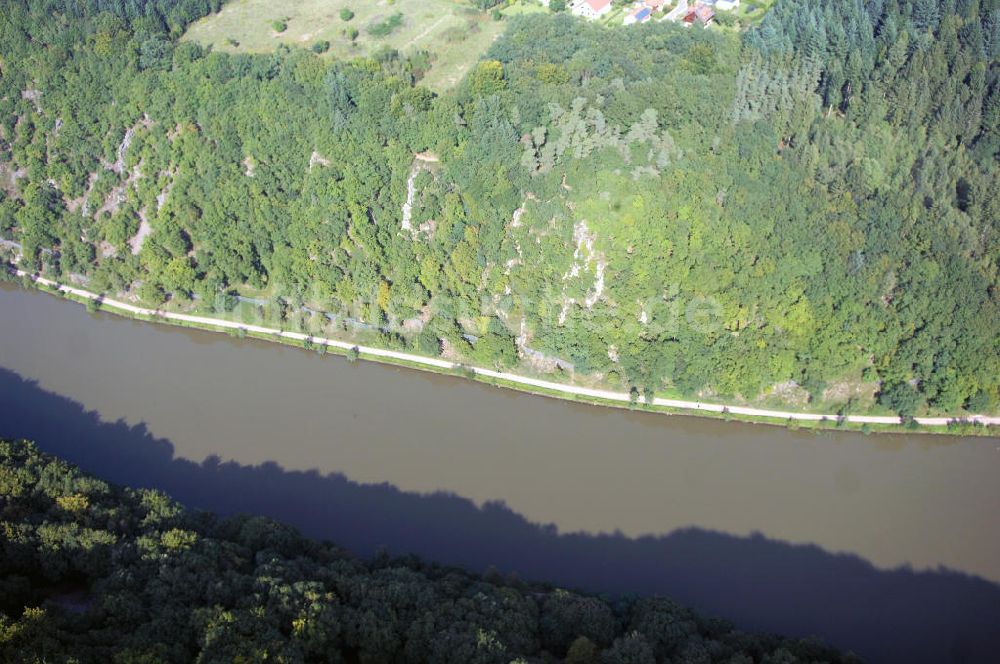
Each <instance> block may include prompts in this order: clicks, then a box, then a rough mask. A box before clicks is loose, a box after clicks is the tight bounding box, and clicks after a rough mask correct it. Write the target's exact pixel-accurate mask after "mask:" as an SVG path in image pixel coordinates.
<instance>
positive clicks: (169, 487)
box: [0, 369, 1000, 663]
mask: <svg viewBox="0 0 1000 664" xmlns="http://www.w3.org/2000/svg"><path fill="white" fill-rule="evenodd" d="M0 435H2V436H4V437H14V438H20V437H23V438H29V439H32V440H35V441H37V442H38V444H39V446H40V447H41V448H42V449H43V450H45V451H47V452H50V453H53V454H57V455H59V456H61V457H63V458H65V459H68V460H70V461H72V462H74V463H77V464H79V465H80V466H81V467H82V468H83V469H84V470H87V471H89V472H92V473H94V474H96V475H98V476H100V477H103V478H105V479H107V480H109V481H113V482H117V483H122V484H128V485H131V486H142V487H155V488H158V489H162V490H163V491H166V492H167V493H169V494H171V495H172V496H174V497H175V498H177V499H178V500H180V501H182V502H183V503H186V504H187V505H190V506H193V507H199V508H204V509H208V510H212V511H216V512H220V513H232V512H251V513H258V514H264V515H267V516H271V517H274V518H276V519H280V520H282V521H286V522H288V523H291V524H293V525H295V526H297V527H299V528H300V529H301V530H302V531H303V532H304V533H306V534H307V535H310V536H313V537H317V538H322V539H330V540H332V541H335V542H337V543H338V544H340V545H342V546H345V547H347V548H349V549H351V550H353V551H355V552H356V553H358V554H361V555H369V554H371V553H373V552H374V551H375V550H377V549H378V548H380V547H384V548H386V549H388V550H389V551H390V552H392V553H399V554H403V553H411V552H412V553H415V554H417V555H419V556H422V557H424V558H426V559H428V560H434V561H437V562H442V563H451V564H458V565H463V566H465V567H467V568H469V569H471V570H474V571H484V570H485V569H486V568H487V567H488V566H490V565H494V566H496V567H497V568H498V569H499V570H500V571H502V572H510V571H516V572H518V573H519V574H520V575H521V576H522V577H524V578H530V579H538V580H544V581H550V582H553V583H556V584H560V585H565V586H571V587H577V588H583V589H587V590H593V591H598V592H607V593H637V594H654V593H659V594H665V595H670V596H672V597H674V598H676V599H678V600H680V601H682V602H684V603H686V604H689V605H691V606H693V607H695V608H698V609H700V610H701V611H703V612H705V613H708V614H712V615H718V616H722V617H725V618H728V619H730V620H732V621H733V622H735V623H736V624H737V625H739V626H740V627H743V628H746V629H763V630H768V631H775V632H780V633H784V634H788V635H794V636H808V635H815V636H819V637H821V638H823V639H824V640H826V641H827V642H828V643H831V644H832V645H836V646H838V647H841V648H845V649H853V650H854V651H855V652H857V653H859V654H861V655H862V656H864V657H865V658H866V659H868V660H869V661H874V662H935V663H939V662H995V661H997V659H996V657H997V656H998V653H1000V586H998V585H995V584H992V583H990V582H988V581H985V580H982V579H979V578H975V577H970V576H967V575H964V574H959V573H956V572H951V571H947V570H941V571H936V572H919V573H915V572H912V571H910V570H906V569H899V570H893V571H883V570H879V569H876V568H875V567H873V566H872V565H870V564H869V563H868V562H866V561H865V560H863V559H861V558H858V557H856V556H853V555H834V554H830V553H827V552H825V551H823V550H822V549H820V548H818V547H815V546H800V545H791V544H787V543H784V542H780V541H775V540H770V539H767V538H765V537H762V536H754V537H734V536H730V535H726V534H723V533H718V532H709V531H704V530H698V529H687V530H682V531H675V532H672V533H670V534H668V535H664V536H661V537H647V538H639V539H630V538H627V537H624V536H620V535H600V536H592V535H584V534H569V535H563V534H559V533H558V532H557V531H556V529H555V528H554V527H551V526H543V525H538V524H534V523H530V522H528V521H527V520H525V519H524V518H523V517H521V516H520V515H518V514H516V513H514V512H512V511H511V510H509V509H508V508H507V507H505V506H503V505H501V504H490V505H486V506H484V507H482V508H479V507H477V506H476V505H475V504H473V503H472V502H470V501H468V500H466V499H464V498H461V497H459V496H455V495H449V494H433V495H425V494H416V493H405V492H402V491H400V490H398V489H396V488H395V487H393V486H390V485H362V484H358V483H355V482H352V481H351V480H349V479H348V478H346V477H344V476H342V475H336V474H333V475H322V474H320V473H318V472H315V471H312V472H296V471H287V470H284V469H282V468H281V467H280V466H278V465H277V464H274V463H267V464H263V465H261V466H244V465H240V464H238V463H231V462H229V463H223V462H220V461H219V460H218V459H209V460H207V461H206V462H204V463H201V464H197V463H193V462H191V461H187V460H184V459H177V458H175V457H174V450H173V445H172V444H171V443H170V442H169V441H166V440H162V439H157V438H154V437H153V436H152V435H151V434H150V433H149V432H148V431H147V430H146V428H145V427H144V426H141V425H140V426H128V425H127V424H125V423H122V422H118V423H105V422H102V421H101V420H100V418H99V417H98V416H97V415H96V414H95V413H89V412H85V411H84V410H83V408H82V407H81V406H80V404H78V403H76V402H74V401H71V400H69V399H66V398H64V397H61V396H59V395H56V394H52V393H49V392H46V391H44V390H42V389H41V388H39V387H38V385H37V384H36V383H34V382H31V381H27V380H24V379H22V378H21V377H20V376H18V375H17V374H15V373H12V372H10V371H7V370H4V369H0ZM275 444H281V441H275Z"/></svg>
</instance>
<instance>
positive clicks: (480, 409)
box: [0, 285, 1000, 661]
mask: <svg viewBox="0 0 1000 664" xmlns="http://www.w3.org/2000/svg"><path fill="white" fill-rule="evenodd" d="M0 418H2V420H0V435H3V436H21V437H29V438H34V439H36V440H38V441H39V443H40V445H41V446H42V447H43V449H46V450H49V451H53V452H56V453H59V454H62V455H63V456H66V457H67V458H70V459H72V460H74V461H76V462H78V463H80V464H81V465H82V466H83V467H84V468H86V469H88V470H91V471H93V472H95V473H97V474H99V475H102V476H104V477H106V478H108V479H110V480H113V481H119V482H128V483H129V484H133V485H142V486H155V487H158V488H163V489H165V490H167V491H169V492H171V493H172V494H173V495H175V496H176V497H177V498H178V499H180V500H182V501H183V502H186V503H188V504H190V505H193V506H196V507H203V508H207V509H212V510H216V511H220V512H233V511H250V512H259V513H264V514H268V515H272V516H275V517H278V518H282V519H284V520H287V521H289V522H292V523H294V524H295V525H297V526H299V527H300V528H301V529H302V530H303V531H304V532H306V533H308V534H310V535H313V536H318V537H325V538H328V539H332V540H334V541H336V542H338V543H340V544H342V545H344V546H346V547H348V548H350V549H352V550H354V551H356V552H358V553H360V554H362V555H368V554H371V553H372V552H373V551H375V550H377V549H378V548H380V547H386V548H387V549H388V550H389V551H390V552H392V553H406V552H414V553H417V554H418V555H422V556H424V557H427V558H429V559H433V560H437V561H441V562H447V563H454V564H461V565H464V566H467V567H470V568H472V569H474V570H477V571H484V570H485V569H486V568H487V567H488V566H495V567H496V568H497V570H498V571H499V572H500V573H504V574H506V573H509V572H517V573H519V574H520V575H521V576H523V577H528V578H536V579H542V580H551V581H554V582H558V583H561V584H564V585H569V586H576V587H582V588H588V589H593V590H598V591H606V592H658V593H666V594H670V595H672V596H674V597H676V598H677V599H679V600H681V601H683V602H686V603H689V604H692V605H694V606H696V607H697V608H699V609H701V610H703V611H706V612H708V613H713V614H718V615H722V616H724V617H727V618H730V619H732V620H734V621H735V622H737V623H738V624H740V625H741V626H744V625H745V626H746V627H748V628H755V629H770V630H775V631H782V632H786V633H790V634H795V635H802V636H805V635H809V634H815V635H819V636H821V637H823V638H825V639H826V640H828V641H829V642H831V643H833V644H835V645H838V646H841V647H846V648H853V649H855V650H856V651H858V652H859V653H861V654H863V655H866V656H868V657H870V658H872V659H873V660H875V661H903V658H904V657H905V658H906V660H907V661H978V660H979V656H980V655H983V654H984V653H986V652H988V651H989V650H988V649H993V652H994V653H995V652H996V648H998V647H1000V585H998V582H1000V441H998V440H997V439H996V438H960V437H946V436H925V435H914V436H900V435H872V436H864V435H861V434H855V433H847V432H823V433H813V432H808V431H792V430H788V429H783V428H779V427H773V426H766V425H754V424H744V423H734V422H724V421H720V420H713V419H702V418H696V417H688V416H664V415H657V414H649V413H641V412H629V411H622V410H611V409H604V408H599V407H592V406H584V405H579V404H573V403H568V402H563V401H558V400H554V399H547V398H543V397H538V396H531V395H525V394H520V393H517V392H513V391H508V390H504V389H501V388H495V387H489V386H485V385H481V384H476V383H472V382H469V381H464V380H461V379H457V378H452V377H445V376H437V375H433V374H428V373H423V372H418V371H414V370H409V369H401V368H395V367H389V366H383V365H378V364H373V363H368V362H359V363H355V364H351V363H348V362H347V361H346V360H344V359H342V358H340V357H335V356H327V357H323V358H320V357H318V356H317V355H316V354H315V353H313V352H308V351H304V350H298V349H293V348H287V347H280V346H277V345H275V344H269V343H266V342H261V341H254V340H246V339H244V340H240V339H234V338H230V337H228V336H225V335H221V334H213V333H207V332H200V331H191V330H184V329H180V328H172V327H167V326H163V325H156V324H150V323H141V322H136V321H131V320H127V319H123V318H120V317H116V316H113V315H110V314H105V313H98V314H88V313H87V312H86V311H85V309H84V308H83V307H82V306H80V305H77V304H73V303H70V302H66V301H61V300H60V299H58V298H56V297H53V296H51V295H47V294H44V293H39V292H31V291H25V290H22V289H20V288H16V287H13V286H9V285H3V286H2V287H0ZM935 630H936V631H935ZM970 657H971V659H970ZM983 661H985V660H983Z"/></svg>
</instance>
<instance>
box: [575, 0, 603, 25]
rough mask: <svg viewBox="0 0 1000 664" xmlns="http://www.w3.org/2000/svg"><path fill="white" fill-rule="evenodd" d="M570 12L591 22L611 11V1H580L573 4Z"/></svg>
mask: <svg viewBox="0 0 1000 664" xmlns="http://www.w3.org/2000/svg"><path fill="white" fill-rule="evenodd" d="M570 11H571V12H573V14H575V15H576V16H582V17H583V18H588V19H590V20H591V21H593V20H594V19H596V18H600V17H601V16H604V15H605V14H607V13H608V12H610V11H611V0H580V1H579V2H575V3H573V5H572V6H571V7H570Z"/></svg>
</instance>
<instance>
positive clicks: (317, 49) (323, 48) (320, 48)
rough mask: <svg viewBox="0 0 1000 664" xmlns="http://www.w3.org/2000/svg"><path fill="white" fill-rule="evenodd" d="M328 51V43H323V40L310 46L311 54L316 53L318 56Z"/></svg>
mask: <svg viewBox="0 0 1000 664" xmlns="http://www.w3.org/2000/svg"><path fill="white" fill-rule="evenodd" d="M329 50H330V42H328V41H325V40H324V41H318V42H316V43H315V44H313V45H312V52H313V53H317V54H319V53H326V52H327V51H329Z"/></svg>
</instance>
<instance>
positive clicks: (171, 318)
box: [14, 270, 1000, 434]
mask: <svg viewBox="0 0 1000 664" xmlns="http://www.w3.org/2000/svg"><path fill="white" fill-rule="evenodd" d="M14 272H15V274H17V275H18V276H20V277H27V278H28V279H30V280H32V281H33V282H34V284H35V285H36V286H38V287H40V288H41V289H43V290H47V291H49V292H54V293H57V294H60V295H62V296H64V297H67V298H69V299H73V300H76V301H79V302H84V303H86V302H96V303H99V305H100V306H101V308H102V309H104V310H107V311H110V312H112V313H117V314H122V315H128V316H130V317H133V318H137V319H140V320H147V321H151V322H166V323H170V324H174V325H181V326H187V327H196V328H200V329H206V330H211V331H217V332H226V333H229V334H242V335H246V336H252V337H255V338H260V339H265V340H269V341H277V342H281V343H290V344H292V345H297V346H310V347H319V346H322V347H324V348H326V349H329V350H331V351H332V352H335V353H339V354H342V355H348V356H357V357H358V358H360V359H365V360H373V361H378V362H386V363H390V364H396V365H400V366H407V367H411V368H415V369H421V370H425V371H434V372H437V373H445V374H449V375H456V376H462V377H466V378H470V379H473V380H479V381H481V382H485V383H489V384H492V385H497V386H499V387H505V388H509V389H516V390H520V391H524V392H529V393H532V394H539V395H543V396H550V397H556V398H561V399H568V400H572V401H580V402H585V403H591V404H596V405H603V406H611V407H618V408H642V409H643V410H646V411H651V412H663V413H683V414H689V415H700V416H712V417H723V418H727V419H736V420H741V421H749V422H761V423H769V424H786V425H788V426H791V427H803V428H806V427H814V428H855V429H861V428H863V429H865V430H866V431H867V430H871V431H900V430H901V429H902V428H903V425H904V423H903V421H902V420H901V419H900V418H899V417H893V416H882V415H843V416H840V415H836V414H820V413H808V412H795V411H783V410H771V409H764V408H753V407H749V406H739V405H728V404H719V403H706V402H701V401H687V400H683V399H669V398H664V397H654V399H653V400H652V403H649V402H647V401H645V400H644V399H640V401H639V402H634V401H633V400H632V397H631V395H630V394H629V393H627V392H615V391H612V390H603V389H596V388H589V387H582V386H577V385H572V384H567V383H558V382H553V381H549V380H544V379H540V378H532V377H529V376H523V375H520V374H515V373H510V372H502V371H494V370H492V369H486V368H482V367H475V366H470V365H466V364H461V363H456V362H451V361H449V360H445V359H441V358H433V357H426V356H423V355H416V354H412V353H405V352H402V351H394V350H388V349H384V348H375V347H371V346H359V345H356V344H352V343H349V342H345V341H340V340H337V339H330V338H324V337H316V336H312V335H308V334H304V333H301V332H291V331H285V330H279V329H275V328H268V327H264V326H260V325H252V324H246V323H239V322H234V321H228V320H223V319H219V318H212V317H206V316H194V315H189V314H182V313H176V312H169V311H161V310H154V309H148V308H144V307H139V306H136V305H132V304H129V303H127V302H121V301H118V300H114V299H111V298H106V297H104V296H102V295H100V294H97V293H92V292H90V291H87V290H83V289H81V288H76V287H73V286H67V285H65V284H61V283H58V282H56V281H53V280H50V279H46V278H44V277H41V276H37V275H32V274H29V273H27V272H25V271H23V270H15V271H14ZM913 421H914V422H915V423H916V424H918V425H920V426H919V427H918V428H916V429H907V430H908V431H925V432H935V433H937V432H947V433H952V432H953V429H955V428H956V427H957V428H959V429H960V430H961V431H960V432H961V433H964V434H970V433H972V434H975V433H990V432H989V431H988V430H986V429H985V427H988V426H996V425H998V424H1000V417H997V416H985V415H974V416H968V417H963V418H956V417H917V418H914V419H913Z"/></svg>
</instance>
